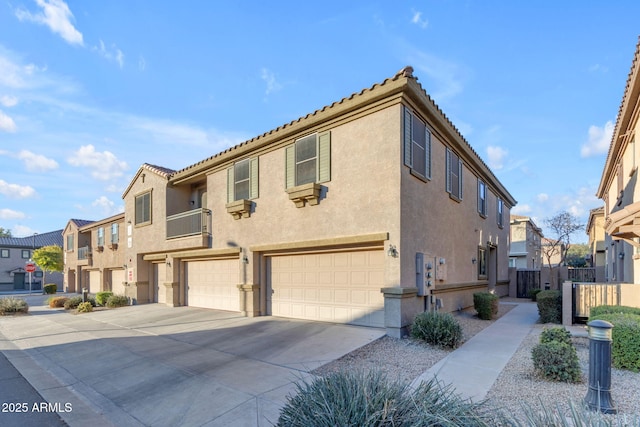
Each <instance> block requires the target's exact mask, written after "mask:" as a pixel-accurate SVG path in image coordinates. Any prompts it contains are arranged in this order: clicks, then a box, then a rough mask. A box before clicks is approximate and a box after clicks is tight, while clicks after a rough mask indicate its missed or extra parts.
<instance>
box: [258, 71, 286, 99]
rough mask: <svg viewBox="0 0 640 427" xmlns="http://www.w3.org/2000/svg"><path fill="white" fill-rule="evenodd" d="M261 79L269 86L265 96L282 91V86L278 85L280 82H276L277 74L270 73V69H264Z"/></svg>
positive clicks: (261, 72)
mask: <svg viewBox="0 0 640 427" xmlns="http://www.w3.org/2000/svg"><path fill="white" fill-rule="evenodd" d="M260 78H261V79H262V80H264V81H265V83H266V84H267V89H266V91H265V95H269V94H270V93H273V92H278V91H279V90H280V89H282V85H281V84H280V83H278V81H277V80H276V76H275V74H273V72H272V71H269V70H268V69H266V68H263V69H262V70H261V71H260Z"/></svg>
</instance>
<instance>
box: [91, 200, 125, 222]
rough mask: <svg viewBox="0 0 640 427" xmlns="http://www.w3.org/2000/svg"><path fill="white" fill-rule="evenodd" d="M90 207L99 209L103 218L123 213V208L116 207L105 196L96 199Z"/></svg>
mask: <svg viewBox="0 0 640 427" xmlns="http://www.w3.org/2000/svg"><path fill="white" fill-rule="evenodd" d="M91 206H92V207H93V208H97V209H99V210H100V211H101V212H102V215H103V216H105V217H106V216H111V215H115V214H117V213H120V212H124V206H116V204H115V203H114V202H113V201H111V200H109V198H108V197H106V196H101V197H99V198H97V199H96V200H94V201H93V203H91Z"/></svg>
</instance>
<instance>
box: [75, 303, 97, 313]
mask: <svg viewBox="0 0 640 427" xmlns="http://www.w3.org/2000/svg"><path fill="white" fill-rule="evenodd" d="M92 311H93V306H92V305H91V303H90V302H89V301H87V302H81V303H80V304H78V313H91V312H92Z"/></svg>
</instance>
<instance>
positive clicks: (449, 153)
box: [445, 148, 451, 193]
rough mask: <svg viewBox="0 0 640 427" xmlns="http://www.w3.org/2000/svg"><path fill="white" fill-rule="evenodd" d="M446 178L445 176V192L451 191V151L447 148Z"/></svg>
mask: <svg viewBox="0 0 640 427" xmlns="http://www.w3.org/2000/svg"><path fill="white" fill-rule="evenodd" d="M445 162H446V165H445V166H446V172H445V173H446V178H447V193H451V151H449V149H448V148H447V157H446V160H445Z"/></svg>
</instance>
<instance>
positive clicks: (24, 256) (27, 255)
mask: <svg viewBox="0 0 640 427" xmlns="http://www.w3.org/2000/svg"><path fill="white" fill-rule="evenodd" d="M29 258H31V251H30V250H29V249H23V250H22V259H29Z"/></svg>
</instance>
